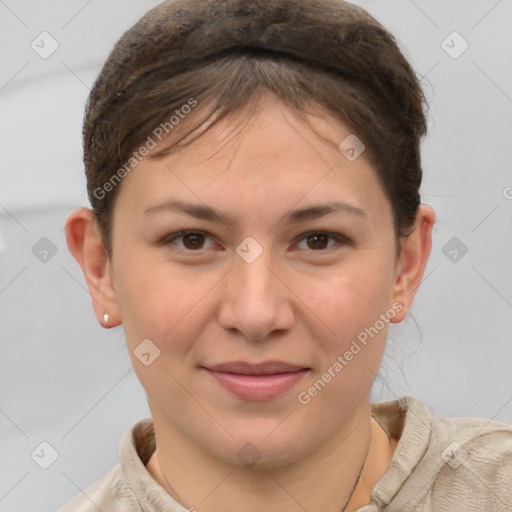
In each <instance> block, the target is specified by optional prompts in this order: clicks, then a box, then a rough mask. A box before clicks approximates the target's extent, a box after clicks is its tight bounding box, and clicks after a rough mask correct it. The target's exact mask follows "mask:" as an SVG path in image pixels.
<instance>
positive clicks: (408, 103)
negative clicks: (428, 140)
mask: <svg viewBox="0 0 512 512" xmlns="http://www.w3.org/2000/svg"><path fill="white" fill-rule="evenodd" d="M269 91H270V92H272V93H274V94H275V95H277V96H278V97H279V98H280V99H281V100H282V101H283V102H284V103H285V104H286V105H288V106H289V107H291V108H292V109H293V110H294V111H295V112H296V113H297V115H299V116H300V117H301V118H303V119H305V115H304V114H305V113H306V112H307V110H311V108H314V107H315V106H320V107H323V108H324V109H326V110H327V111H328V112H329V113H330V114H331V115H332V116H334V117H335V118H338V119H340V120H341V121H343V122H344V123H345V124H346V125H348V126H349V127H350V129H351V130H353V132H354V133H356V134H357V137H358V138H359V139H361V141H363V143H364V144H365V146H366V152H365V155H366V156H367V157H368V158H370V161H371V162H372V164H373V166H374V168H375V170H376V172H377V175H378V177H379V180H380V182H381V184H382V186H383V188H384V190H385V192H386V194H387V196H388V197H389V199H390V202H391V205H392V209H393V214H394V223H395V232H396V235H397V236H402V237H403V236H407V234H408V233H409V231H410V229H411V227H412V226H413V224H414V217H415V213H416V211H417V208H418V206H419V204H420V196H419V187H420V184H421V179H422V170H421V163H420V149H419V145H420V139H421V136H422V135H424V134H425V132H426V120H425V114H424V111H423V105H424V96H423V93H422V91H421V88H420V85H419V82H418V80H417V78H416V75H415V74H414V71H413V70H412V68H411V66H410V65H409V63H408V62H407V60H406V59H405V58H404V56H403V55H402V53H401V51H400V49H399V48H398V45H397V43H396V42H395V39H394V38H393V36H392V35H391V34H390V33H389V32H388V31H387V30H386V29H384V28H383V27H382V26H381V25H380V24H379V23H378V22H377V21H376V20H375V19H374V18H373V17H371V16H370V15H369V14H368V13H367V12H366V11H365V10H363V9H362V8H360V7H357V6H355V5H353V4H350V3H348V2H344V1H341V0H307V1H305V0H279V1H278V2H276V1H274V0H251V1H250V2H248V1H247V0H168V1H167V2H164V3H162V4H160V5H159V6H158V7H156V8H154V9H152V10H151V11H149V12H148V13H147V14H146V15H145V16H144V17H143V18H141V19H140V20H139V21H138V22H137V23H136V24H135V25H134V26H133V27H132V28H131V29H129V30H128V31H127V32H126V33H125V34H124V35H123V36H122V37H121V39H120V40H119V41H118V42H117V44H116V45H115V47H114V49H113V50H112V52H111V54H110V56H109V57H108V59H107V61H106V63H105V65H104V66H103V69H102V71H101V73H100V75H99V77H98V79H97V80H96V82H95V84H94V86H93V89H92V91H91V94H90V96H89V100H88V103H87V108H86V114H85V120H84V126H83V145H84V163H85V172H86V176H87V190H88V195H89V199H90V201H91V205H92V208H93V212H94V217H95V219H96V220H97V222H98V225H99V228H100V231H101V234H102V239H103V244H104V246H105V249H106V250H107V251H108V252H109V253H110V252H111V249H112V247H111V228H112V226H111V224H112V213H113V206H114V202H115V198H116V196H117V194H118V193H119V188H120V186H115V185H116V183H117V182H114V181H113V178H114V179H115V180H117V181H119V180H120V179H121V178H122V177H124V176H125V175H126V173H127V172H129V171H130V169H131V168H133V167H134V166H135V165H136V163H137V162H136V160H137V159H138V158H139V156H140V155H139V152H138V151H137V150H138V148H141V153H144V154H145V153H146V152H145V151H142V148H143V146H144V145H146V146H149V145H150V143H151V141H152V142H153V143H154V142H155V141H154V139H155V137H156V136H157V135H160V132H161V131H162V130H163V129H164V128H165V131H166V133H168V132H170V131H171V130H173V127H174V125H175V124H177V123H175V121H174V120H173V119H172V118H173V117H174V118H175V119H178V117H179V118H180V120H179V121H178V123H179V122H180V121H181V119H183V118H185V119H186V121H185V122H183V123H181V124H180V125H179V130H175V131H174V132H175V133H176V134H178V132H181V133H180V135H181V137H179V138H174V137H173V143H172V144H171V146H170V147H168V148H166V149H165V150H164V151H160V152H159V153H157V154H156V155H154V154H152V156H163V155H165V154H169V152H171V151H175V150H176V149H177V148H179V147H183V145H186V144H189V143H190V142H192V141H193V140H195V139H196V138H197V137H198V136H200V135H201V134H202V133H204V131H206V129H207V128H204V129H203V130H202V131H201V132H197V135H196V136H194V137H193V138H191V139H190V135H191V134H193V133H195V132H196V131H197V128H198V126H200V124H198V125H197V126H195V127H194V125H193V123H192V122H189V120H190V121H191V120H192V119H194V118H197V117H198V116H197V115H196V113H199V112H203V113H204V114H205V116H204V119H203V121H204V120H206V119H213V122H212V123H211V124H210V125H209V126H213V124H215V123H216V122H218V121H220V120H221V119H223V118H225V117H226V116H228V115H229V114H233V113H235V112H242V111H244V110H247V109H248V107H250V105H251V104H253V103H254V100H255V99H256V98H257V97H259V95H260V94H261V93H262V92H269ZM187 105H188V107H187V108H185V106H187ZM196 105H199V108H197V109H196V111H194V113H193V114H191V115H190V117H189V118H188V117H186V116H185V115H184V114H186V113H187V112H189V111H190V110H191V107H195V106H196ZM206 107H208V108H206ZM182 114H183V115H182ZM185 128H187V129H186V130H185ZM158 130H160V131H158ZM187 137H188V138H189V140H188V142H186V143H185V142H184V140H185V139H186V138H187ZM157 138H159V137H157ZM339 142H341V141H339ZM127 162H129V166H127ZM398 245H399V244H398Z"/></svg>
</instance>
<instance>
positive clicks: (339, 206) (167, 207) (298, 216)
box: [144, 200, 367, 228]
mask: <svg viewBox="0 0 512 512" xmlns="http://www.w3.org/2000/svg"><path fill="white" fill-rule="evenodd" d="M164 211H177V212H181V213H186V214H188V215H190V216H191V217H194V218H196V219H200V220H208V221H212V222H220V223H222V224H225V225H226V226H228V227H230V228H232V227H233V226H234V225H235V224H236V218H235V217H232V216H230V215H228V214H225V213H223V212H221V211H218V210H215V209H214V208H211V207H210V206H207V205H202V204H193V203H186V202H184V201H173V200H171V201H164V202H163V203H160V204H157V205H155V206H151V207H150V208H148V209H147V210H145V211H144V215H154V214H157V213H161V212H164ZM340 211H341V212H344V213H349V214H352V215H356V216H359V217H363V218H364V217H367V214H366V212H365V211H364V210H362V209H361V208H358V207H357V206H354V205H351V204H349V203H346V202H344V201H333V202H329V203H325V204H315V205H311V206H307V207H305V208H300V209H296V210H292V211H290V212H288V213H287V214H285V215H284V216H283V217H282V218H281V219H280V220H285V221H287V222H289V223H290V224H294V223H298V222H302V221H306V220H313V219H318V218H320V217H324V216H326V215H329V214H331V213H336V212H340Z"/></svg>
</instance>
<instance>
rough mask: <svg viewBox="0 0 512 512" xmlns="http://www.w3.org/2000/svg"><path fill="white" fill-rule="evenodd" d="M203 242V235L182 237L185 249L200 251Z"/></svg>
mask: <svg viewBox="0 0 512 512" xmlns="http://www.w3.org/2000/svg"><path fill="white" fill-rule="evenodd" d="M203 242H204V235H201V234H189V235H184V236H183V243H184V245H185V247H186V248H187V249H200V248H201V246H202V245H203Z"/></svg>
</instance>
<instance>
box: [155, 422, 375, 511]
mask: <svg viewBox="0 0 512 512" xmlns="http://www.w3.org/2000/svg"><path fill="white" fill-rule="evenodd" d="M371 444H372V431H371V430H370V441H369V442H368V448H367V449H366V455H365V456H364V460H363V464H362V465H361V468H360V469H359V473H358V474H357V477H356V482H355V484H354V485H353V487H352V490H351V491H350V494H349V495H348V498H347V501H345V505H343V508H342V509H341V512H345V510H346V509H347V506H348V503H349V501H350V498H352V495H353V494H354V491H355V490H356V487H357V484H358V483H359V480H360V479H361V475H362V474H363V470H364V466H365V464H366V460H367V459H368V454H369V453H370V446H371ZM156 461H157V463H158V467H159V468H160V473H162V476H163V477H164V480H165V481H166V482H167V485H168V486H169V488H170V489H172V491H173V492H174V494H175V495H176V496H177V497H178V499H179V500H180V501H181V498H180V495H179V494H178V493H177V492H176V491H175V490H174V488H173V486H172V485H171V484H170V483H169V480H167V477H166V476H165V473H164V471H163V470H162V466H161V465H160V459H159V458H158V451H157V452H156Z"/></svg>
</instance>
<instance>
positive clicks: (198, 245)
mask: <svg viewBox="0 0 512 512" xmlns="http://www.w3.org/2000/svg"><path fill="white" fill-rule="evenodd" d="M208 240H210V245H209V246H207V247H205V243H206V242H207V241H208ZM161 243H162V245H165V246H167V247H169V246H170V248H171V249H173V247H172V246H173V245H174V246H176V247H177V248H178V249H179V250H180V251H185V252H197V251H200V250H202V249H209V248H212V247H214V243H213V241H212V240H211V238H210V237H209V236H208V235H207V234H206V233H203V232H201V231H191V230H187V231H179V232H178V233H171V234H169V235H166V236H165V237H163V238H162V241H161Z"/></svg>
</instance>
